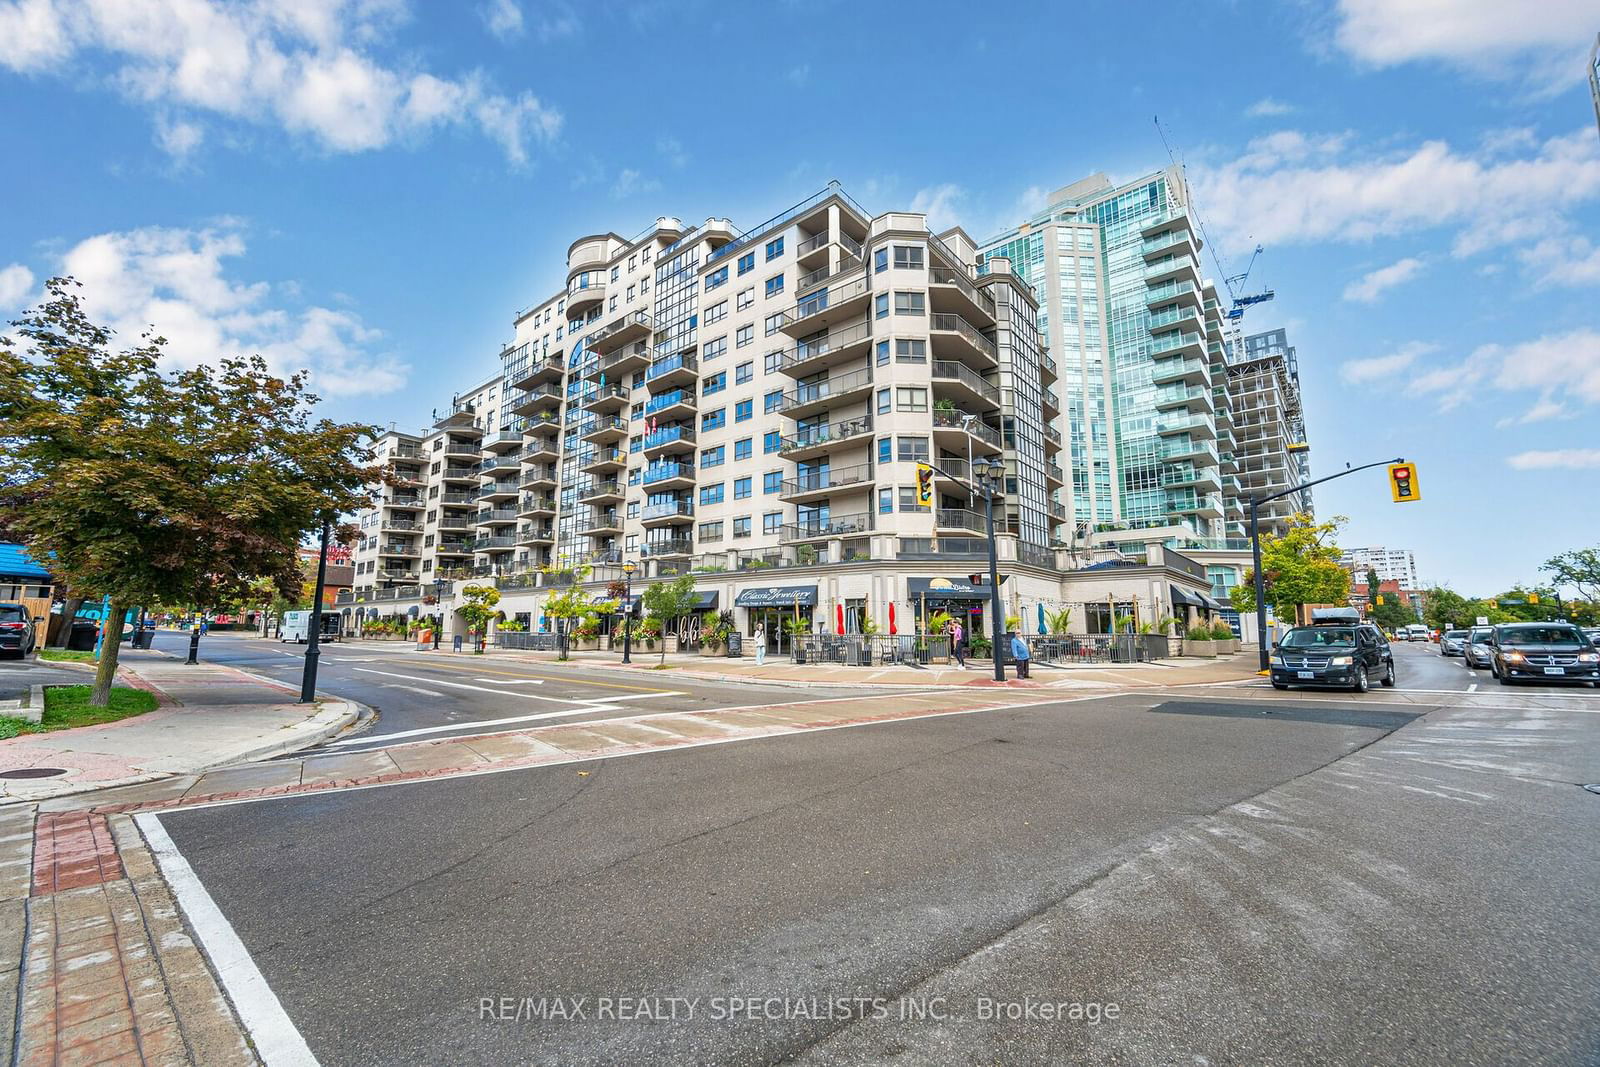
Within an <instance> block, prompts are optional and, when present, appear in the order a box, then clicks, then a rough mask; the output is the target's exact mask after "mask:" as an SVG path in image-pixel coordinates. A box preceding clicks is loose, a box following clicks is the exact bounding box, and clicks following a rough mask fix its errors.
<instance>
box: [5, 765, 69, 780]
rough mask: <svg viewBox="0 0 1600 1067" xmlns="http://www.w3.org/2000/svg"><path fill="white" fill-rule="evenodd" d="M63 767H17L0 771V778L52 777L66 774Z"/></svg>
mask: <svg viewBox="0 0 1600 1067" xmlns="http://www.w3.org/2000/svg"><path fill="white" fill-rule="evenodd" d="M66 773H67V769H66V768H65V767H17V768H16V769H14V770H9V771H0V778H54V777H55V776H56V775H58V774H66Z"/></svg>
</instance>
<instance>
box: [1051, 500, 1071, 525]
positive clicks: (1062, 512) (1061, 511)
mask: <svg viewBox="0 0 1600 1067" xmlns="http://www.w3.org/2000/svg"><path fill="white" fill-rule="evenodd" d="M1050 518H1051V519H1052V520H1053V521H1055V522H1066V521H1067V506H1066V505H1065V504H1063V503H1061V502H1060V501H1056V500H1052V501H1051V502H1050Z"/></svg>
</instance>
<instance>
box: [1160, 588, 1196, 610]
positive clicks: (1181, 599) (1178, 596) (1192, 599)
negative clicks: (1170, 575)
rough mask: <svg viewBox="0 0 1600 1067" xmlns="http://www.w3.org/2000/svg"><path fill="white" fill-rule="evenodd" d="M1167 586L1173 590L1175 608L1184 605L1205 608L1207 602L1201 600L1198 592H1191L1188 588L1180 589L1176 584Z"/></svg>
mask: <svg viewBox="0 0 1600 1067" xmlns="http://www.w3.org/2000/svg"><path fill="white" fill-rule="evenodd" d="M1167 588H1168V589H1170V590H1172V606H1173V607H1175V608H1176V607H1183V606H1188V607H1194V608H1203V607H1205V606H1206V602H1205V601H1204V600H1201V599H1200V597H1199V595H1198V594H1196V593H1191V592H1189V591H1188V590H1187V589H1179V588H1178V587H1177V586H1175V585H1170V586H1168V587H1167Z"/></svg>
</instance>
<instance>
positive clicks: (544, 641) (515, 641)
mask: <svg viewBox="0 0 1600 1067" xmlns="http://www.w3.org/2000/svg"><path fill="white" fill-rule="evenodd" d="M494 647H495V648H510V649H517V650H520V651H523V652H556V651H559V649H558V648H557V646H556V635H555V634H530V633H515V632H513V633H506V632H503V631H498V630H497V631H495V635H494Z"/></svg>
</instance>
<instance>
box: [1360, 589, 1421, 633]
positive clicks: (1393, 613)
mask: <svg viewBox="0 0 1600 1067" xmlns="http://www.w3.org/2000/svg"><path fill="white" fill-rule="evenodd" d="M1381 595H1382V596H1383V603H1382V604H1378V603H1374V604H1373V606H1372V609H1371V611H1370V612H1369V613H1368V616H1369V617H1370V618H1371V619H1372V621H1373V622H1375V623H1377V624H1378V625H1379V626H1382V627H1383V628H1384V629H1385V630H1398V629H1400V627H1402V626H1411V625H1413V624H1415V623H1416V621H1417V609H1416V608H1414V607H1412V606H1411V605H1410V604H1402V603H1401V602H1400V598H1399V597H1397V596H1395V595H1394V594H1392V593H1384V594H1381Z"/></svg>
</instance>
